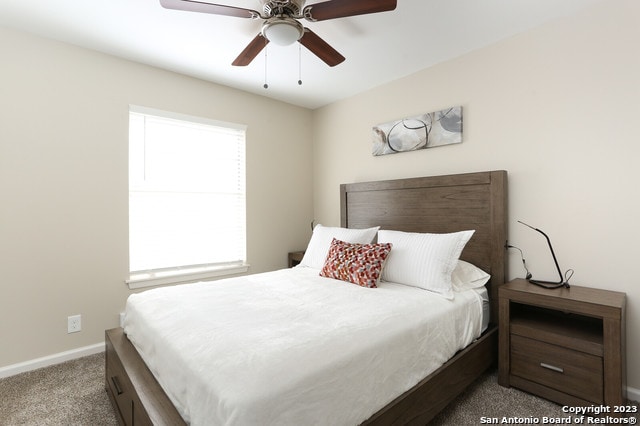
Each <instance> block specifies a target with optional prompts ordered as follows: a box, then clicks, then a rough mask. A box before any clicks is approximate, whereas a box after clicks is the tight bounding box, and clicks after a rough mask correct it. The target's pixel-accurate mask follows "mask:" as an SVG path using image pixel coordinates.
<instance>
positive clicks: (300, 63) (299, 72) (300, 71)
mask: <svg viewBox="0 0 640 426" xmlns="http://www.w3.org/2000/svg"><path fill="white" fill-rule="evenodd" d="M298 85H299V86H302V45H301V44H300V43H298Z"/></svg>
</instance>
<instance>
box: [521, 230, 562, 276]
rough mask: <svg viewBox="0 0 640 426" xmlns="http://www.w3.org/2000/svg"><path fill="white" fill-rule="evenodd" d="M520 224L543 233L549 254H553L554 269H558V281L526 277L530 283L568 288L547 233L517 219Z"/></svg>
mask: <svg viewBox="0 0 640 426" xmlns="http://www.w3.org/2000/svg"><path fill="white" fill-rule="evenodd" d="M518 222H520V223H521V224H523V225H525V226H528V227H529V228H531V229H533V230H534V231H538V232H539V233H541V234H542V235H544V237H545V238H546V239H547V243H549V249H550V250H551V256H553V261H554V262H555V264H556V269H557V270H558V276H559V279H560V280H559V281H558V282H555V281H541V280H533V279H531V278H529V279H528V281H529V282H530V283H531V284H536V285H539V286H540V287H544V288H559V287H566V288H569V287H570V286H569V280H564V278H562V271H561V270H560V266H559V265H558V259H556V254H555V253H554V252H553V246H552V245H551V240H550V239H549V237H548V236H547V234H545V233H544V232H542V231H541V230H539V229H538V228H534V227H533V226H531V225H527V224H526V223H524V222H522V221H520V220H519V221H518Z"/></svg>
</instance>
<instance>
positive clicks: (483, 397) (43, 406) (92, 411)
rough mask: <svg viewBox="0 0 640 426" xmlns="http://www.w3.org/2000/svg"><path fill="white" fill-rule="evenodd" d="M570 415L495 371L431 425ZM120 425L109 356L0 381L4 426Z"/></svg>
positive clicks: (0, 413) (1, 422) (540, 420)
mask: <svg viewBox="0 0 640 426" xmlns="http://www.w3.org/2000/svg"><path fill="white" fill-rule="evenodd" d="M636 406H637V404H636ZM568 416H569V415H568V414H566V413H563V412H562V407H560V406H559V405H557V404H554V403H552V402H549V401H546V400H543V399H540V398H537V397H535V396H533V395H529V394H527V393H525V392H521V391H518V390H517V389H513V388H511V389H506V388H503V387H501V386H499V385H498V383H497V378H496V372H495V371H492V372H489V373H487V374H485V375H484V376H482V377H480V378H479V379H478V380H477V381H476V382H475V383H474V384H472V385H471V386H470V387H469V388H468V389H467V390H466V391H465V392H464V393H463V394H462V395H460V396H459V397H458V398H457V399H456V400H454V401H453V402H452V403H451V404H449V406H448V407H447V408H446V409H445V410H444V411H443V412H442V413H440V415H438V417H436V418H435V419H434V420H433V421H432V422H431V425H433V426H441V425H455V426H460V425H479V424H489V423H490V422H491V421H493V419H494V418H495V419H497V423H498V424H501V423H502V424H504V423H507V421H508V420H509V419H511V418H515V419H516V420H523V421H520V422H519V424H522V423H525V422H526V421H527V420H530V419H534V421H535V420H538V423H539V424H544V423H543V422H544V420H543V419H544V418H545V417H546V418H566V417H568ZM636 416H637V414H636ZM572 417H577V416H575V415H574V416H572ZM483 418H484V419H483ZM503 418H506V421H503ZM635 419H637V417H635ZM511 423H512V424H513V423H514V422H511ZM529 423H531V421H529ZM584 423H585V424H586V423H587V422H586V421H585V422H584ZM117 424H118V423H117V420H116V417H115V415H114V413H113V410H112V408H111V404H110V402H109V398H108V397H107V393H106V391H105V389H104V353H100V354H96V355H91V356H88V357H84V358H80V359H77V360H73V361H68V362H65V363H63V364H59V365H54V366H51V367H46V368H42V369H39V370H35V371H31V372H28V373H23V374H19V375H16V376H12V377H7V378H4V379H0V425H2V426H16V425H33V426H41V425H56V426H76V425H78V426H111V425H117ZM571 424H578V423H574V422H572V423H571ZM632 424H635V423H632ZM301 426H302V425H301Z"/></svg>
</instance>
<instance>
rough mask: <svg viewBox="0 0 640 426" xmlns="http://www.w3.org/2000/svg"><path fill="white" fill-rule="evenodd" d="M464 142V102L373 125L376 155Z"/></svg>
mask: <svg viewBox="0 0 640 426" xmlns="http://www.w3.org/2000/svg"><path fill="white" fill-rule="evenodd" d="M461 142H462V107H461V106H457V107H452V108H447V109H443V110H441V111H436V112H430V113H427V114H422V115H416V116H415V117H409V118H403V119H401V120H396V121H390V122H388V123H384V124H378V125H377V126H374V127H373V155H385V154H395V153H398V152H407V151H416V150H419V149H426V148H433V147H436V146H442V145H450V144H454V143H461Z"/></svg>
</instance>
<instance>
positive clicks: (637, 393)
mask: <svg viewBox="0 0 640 426" xmlns="http://www.w3.org/2000/svg"><path fill="white" fill-rule="evenodd" d="M627 399H628V400H630V401H640V389H636V388H632V387H631V386H627Z"/></svg>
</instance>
